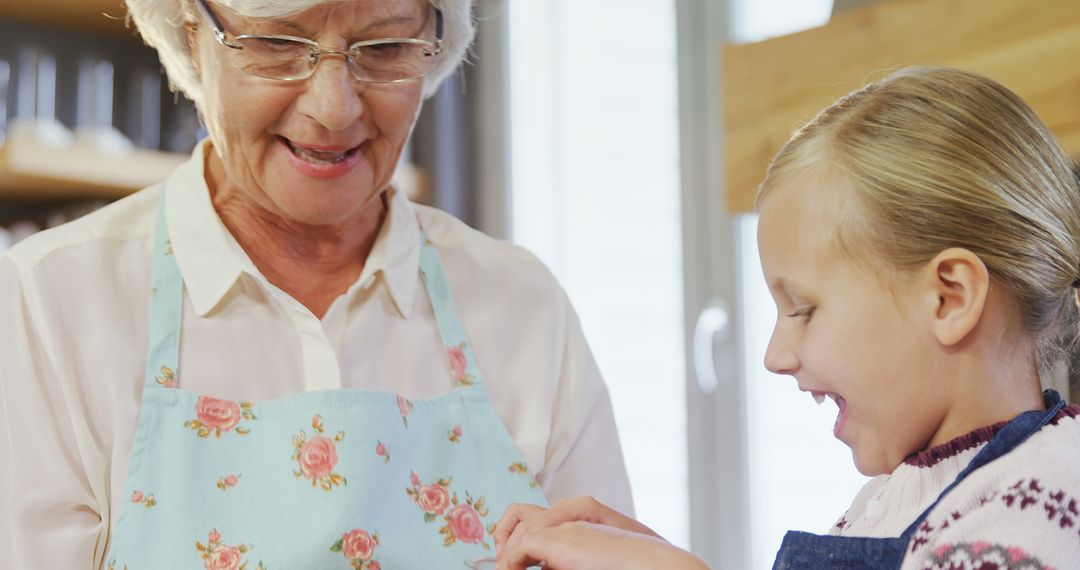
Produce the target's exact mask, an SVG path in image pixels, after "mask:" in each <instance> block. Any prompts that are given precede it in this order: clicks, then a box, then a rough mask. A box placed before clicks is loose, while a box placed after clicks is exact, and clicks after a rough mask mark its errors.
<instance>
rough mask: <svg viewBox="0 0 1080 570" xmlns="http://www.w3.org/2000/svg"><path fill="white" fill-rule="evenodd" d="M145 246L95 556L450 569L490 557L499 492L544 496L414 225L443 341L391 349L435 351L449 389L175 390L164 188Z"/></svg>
mask: <svg viewBox="0 0 1080 570" xmlns="http://www.w3.org/2000/svg"><path fill="white" fill-rule="evenodd" d="M421 234H423V232H421ZM154 243H155V246H154V247H155V252H154V264H153V281H152V284H153V294H152V300H151V309H150V347H149V356H148V364H147V370H146V383H145V386H144V388H143V395H142V408H141V410H140V413H139V424H138V428H137V430H136V435H135V439H134V443H133V446H132V454H131V460H130V467H129V469H128V475H127V484H126V491H125V497H126V499H125V501H124V507H123V508H122V509H121V513H120V519H119V521H118V522H117V525H116V530H115V532H114V534H113V536H112V537H111V541H110V542H111V545H110V547H109V553H108V555H107V556H106V558H105V561H106V564H107V568H110V569H116V570H119V569H122V568H127V569H129V570H161V569H172V568H183V569H194V568H204V569H207V570H241V569H243V570H297V569H305V570H306V569H331V568H341V569H349V568H352V569H357V570H381V569H383V568H386V569H394V568H409V569H411V568H464V567H465V562H466V561H468V560H471V559H474V558H477V557H483V556H493V555H494V545H493V540H492V537H491V533H492V532H493V530H494V526H495V523H496V522H497V521H498V519H499V517H500V516H502V512H503V510H504V509H505V508H506V507H508V506H509V505H510V504H511V503H535V504H538V505H541V506H546V501H545V499H544V496H543V494H542V492H541V491H540V489H539V488H538V485H537V482H536V480H535V479H534V478H533V476H532V474H531V473H530V472H529V469H528V467H526V465H525V462H524V460H523V458H522V456H521V453H520V452H519V450H518V449H517V447H516V446H515V444H514V442H513V441H512V440H511V438H510V436H509V434H508V433H507V431H506V428H505V426H504V425H503V423H502V421H501V420H500V419H499V417H498V416H497V415H496V414H495V410H494V408H493V407H492V405H491V402H490V399H489V397H488V393H487V391H486V389H485V387H484V383H483V380H482V378H481V375H480V371H479V370H478V369H477V367H476V364H475V360H474V358H473V353H472V350H471V349H470V347H469V343H468V342H467V340H466V337H465V333H464V330H463V329H462V327H461V323H460V321H459V320H458V317H457V314H456V313H455V312H454V309H453V306H452V302H451V297H450V289H449V287H448V286H447V282H446V277H445V275H444V273H443V268H442V264H441V262H440V261H439V257H438V254H437V253H436V251H435V248H434V246H433V245H432V244H431V242H430V241H428V240H427V238H426V235H422V236H421V254H420V274H421V277H422V279H423V281H424V286H425V289H426V291H427V294H428V297H429V298H430V300H431V303H432V305H433V307H434V313H435V320H436V322H437V324H438V328H439V334H440V336H441V338H442V341H443V344H444V346H445V351H444V352H442V353H441V354H432V355H410V354H402V355H399V357H400V358H429V357H430V358H439V357H441V358H447V359H448V360H449V363H450V366H449V368H450V370H451V374H452V376H453V378H452V379H450V380H452V384H453V385H454V387H453V388H452V389H451V390H450V391H449V392H447V393H444V394H441V395H439V396H435V397H432V398H428V399H416V400H409V399H406V398H404V397H402V396H399V395H396V394H393V393H387V392H376V391H364V390H352V389H336V390H322V391H308V392H303V393H299V394H294V395H291V396H288V397H284V398H280V399H275V400H271V401H266V402H255V403H251V402H242V401H230V400H221V399H217V398H214V397H211V396H207V395H200V394H194V393H191V392H187V391H184V390H183V389H181V386H182V378H183V375H182V371H179V370H177V364H178V362H179V349H180V346H179V344H180V342H179V339H180V324H181V323H180V320H181V307H182V302H183V280H182V278H181V276H180V271H179V268H178V267H177V265H176V261H175V259H174V258H173V256H172V248H171V245H170V243H169V239H168V229H167V227H166V222H165V205H164V199H162V201H161V206H160V208H159V212H158V221H157V231H156V236H155V240H154ZM237 342H244V340H243V339H237ZM361 348H362V347H361ZM266 349H267V350H276V348H275V347H270V346H268V347H266ZM222 350H228V348H227V347H222ZM207 357H208V358H213V355H208V356H207ZM251 381H252V382H258V378H252V379H251ZM450 384H451V383H449V382H448V385H450Z"/></svg>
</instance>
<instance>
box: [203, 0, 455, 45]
mask: <svg viewBox="0 0 1080 570" xmlns="http://www.w3.org/2000/svg"><path fill="white" fill-rule="evenodd" d="M200 1H202V0H200ZM442 36H443V15H442V10H440V9H438V8H435V39H437V40H440V41H442V39H443V38H442Z"/></svg>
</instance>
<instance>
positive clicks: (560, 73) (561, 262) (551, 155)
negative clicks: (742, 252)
mask: <svg viewBox="0 0 1080 570" xmlns="http://www.w3.org/2000/svg"><path fill="white" fill-rule="evenodd" d="M510 7H511V16H510V21H511V24H510V33H509V38H510V44H511V60H510V61H511V63H510V71H511V107H512V110H511V140H512V156H513V160H512V162H513V166H512V172H513V174H512V181H513V204H514V206H513V212H514V215H513V228H514V229H513V235H514V240H515V241H516V242H518V243H520V244H522V245H524V246H526V247H528V248H529V249H531V250H532V251H534V252H536V253H537V254H538V255H539V256H540V258H541V259H543V260H544V262H545V263H547V264H548V265H549V266H550V267H551V269H552V270H553V271H554V273H555V275H556V276H557V277H558V278H559V280H560V281H561V282H562V284H563V286H564V287H565V288H566V290H567V292H568V294H569V296H570V299H571V300H572V301H573V303H574V306H575V308H576V309H577V311H578V313H579V314H580V316H581V321H582V324H583V327H584V329H585V334H586V337H587V338H588V340H589V343H590V346H591V348H592V350H593V353H594V355H595V356H596V360H597V362H598V363H599V366H600V370H601V372H602V373H603V375H604V378H605V379H606V380H607V383H608V386H609V388H610V391H611V396H612V402H613V405H614V407H615V416H616V421H617V422H618V427H619V432H620V436H621V438H622V444H623V451H624V454H625V456H626V461H627V468H628V469H629V472H630V482H631V485H632V486H633V492H634V501H635V503H636V506H637V515H638V517H639V518H640V519H641V520H642V521H644V522H645V523H646V524H648V525H650V526H652V527H653V528H654V529H655V530H657V532H660V533H661V534H663V535H664V536H666V537H667V538H668V539H670V540H671V541H672V542H674V543H675V544H679V545H683V546H685V545H686V544H687V543H688V542H689V529H688V516H689V515H688V503H687V501H688V499H687V487H686V477H687V475H686V465H687V459H686V400H685V399H686V395H685V371H684V365H683V358H684V357H683V354H684V353H683V339H682V330H683V324H682V323H683V320H682V319H683V300H682V261H681V260H682V251H681V239H682V237H681V229H680V226H681V211H680V200H679V193H680V187H679V154H678V143H679V139H678V109H677V93H676V77H677V74H676V63H677V60H676V44H675V2H674V0H589V1H588V2H582V1H580V0H544V1H542V2H539V1H536V0H511V2H510ZM615 22H617V24H618V25H613V23H615Z"/></svg>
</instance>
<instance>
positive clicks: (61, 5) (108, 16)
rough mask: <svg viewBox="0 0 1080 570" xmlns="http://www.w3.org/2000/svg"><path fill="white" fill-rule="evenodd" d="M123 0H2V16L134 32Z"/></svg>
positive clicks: (125, 33)
mask: <svg viewBox="0 0 1080 570" xmlns="http://www.w3.org/2000/svg"><path fill="white" fill-rule="evenodd" d="M126 14H127V8H126V7H125V6H124V2H123V0H2V1H0V20H15V21H20V22H33V23H36V24H42V25H46V26H52V27H60V28H69V29H77V30H82V31H88V32H98V33H104V34H110V35H115V36H131V35H134V34H135V28H134V26H132V27H130V28H128V27H127V26H126V25H125V22H124V17H125V15H126Z"/></svg>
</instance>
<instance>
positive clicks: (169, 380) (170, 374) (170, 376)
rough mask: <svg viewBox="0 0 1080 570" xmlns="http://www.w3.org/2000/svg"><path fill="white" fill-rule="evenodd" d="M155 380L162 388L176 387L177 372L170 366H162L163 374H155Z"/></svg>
mask: <svg viewBox="0 0 1080 570" xmlns="http://www.w3.org/2000/svg"><path fill="white" fill-rule="evenodd" d="M154 381H155V382H157V383H158V384H159V385H160V386H161V387H162V388H175V387H176V372H175V371H174V370H173V369H172V368H169V367H168V366H162V367H161V376H155V377H154Z"/></svg>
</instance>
